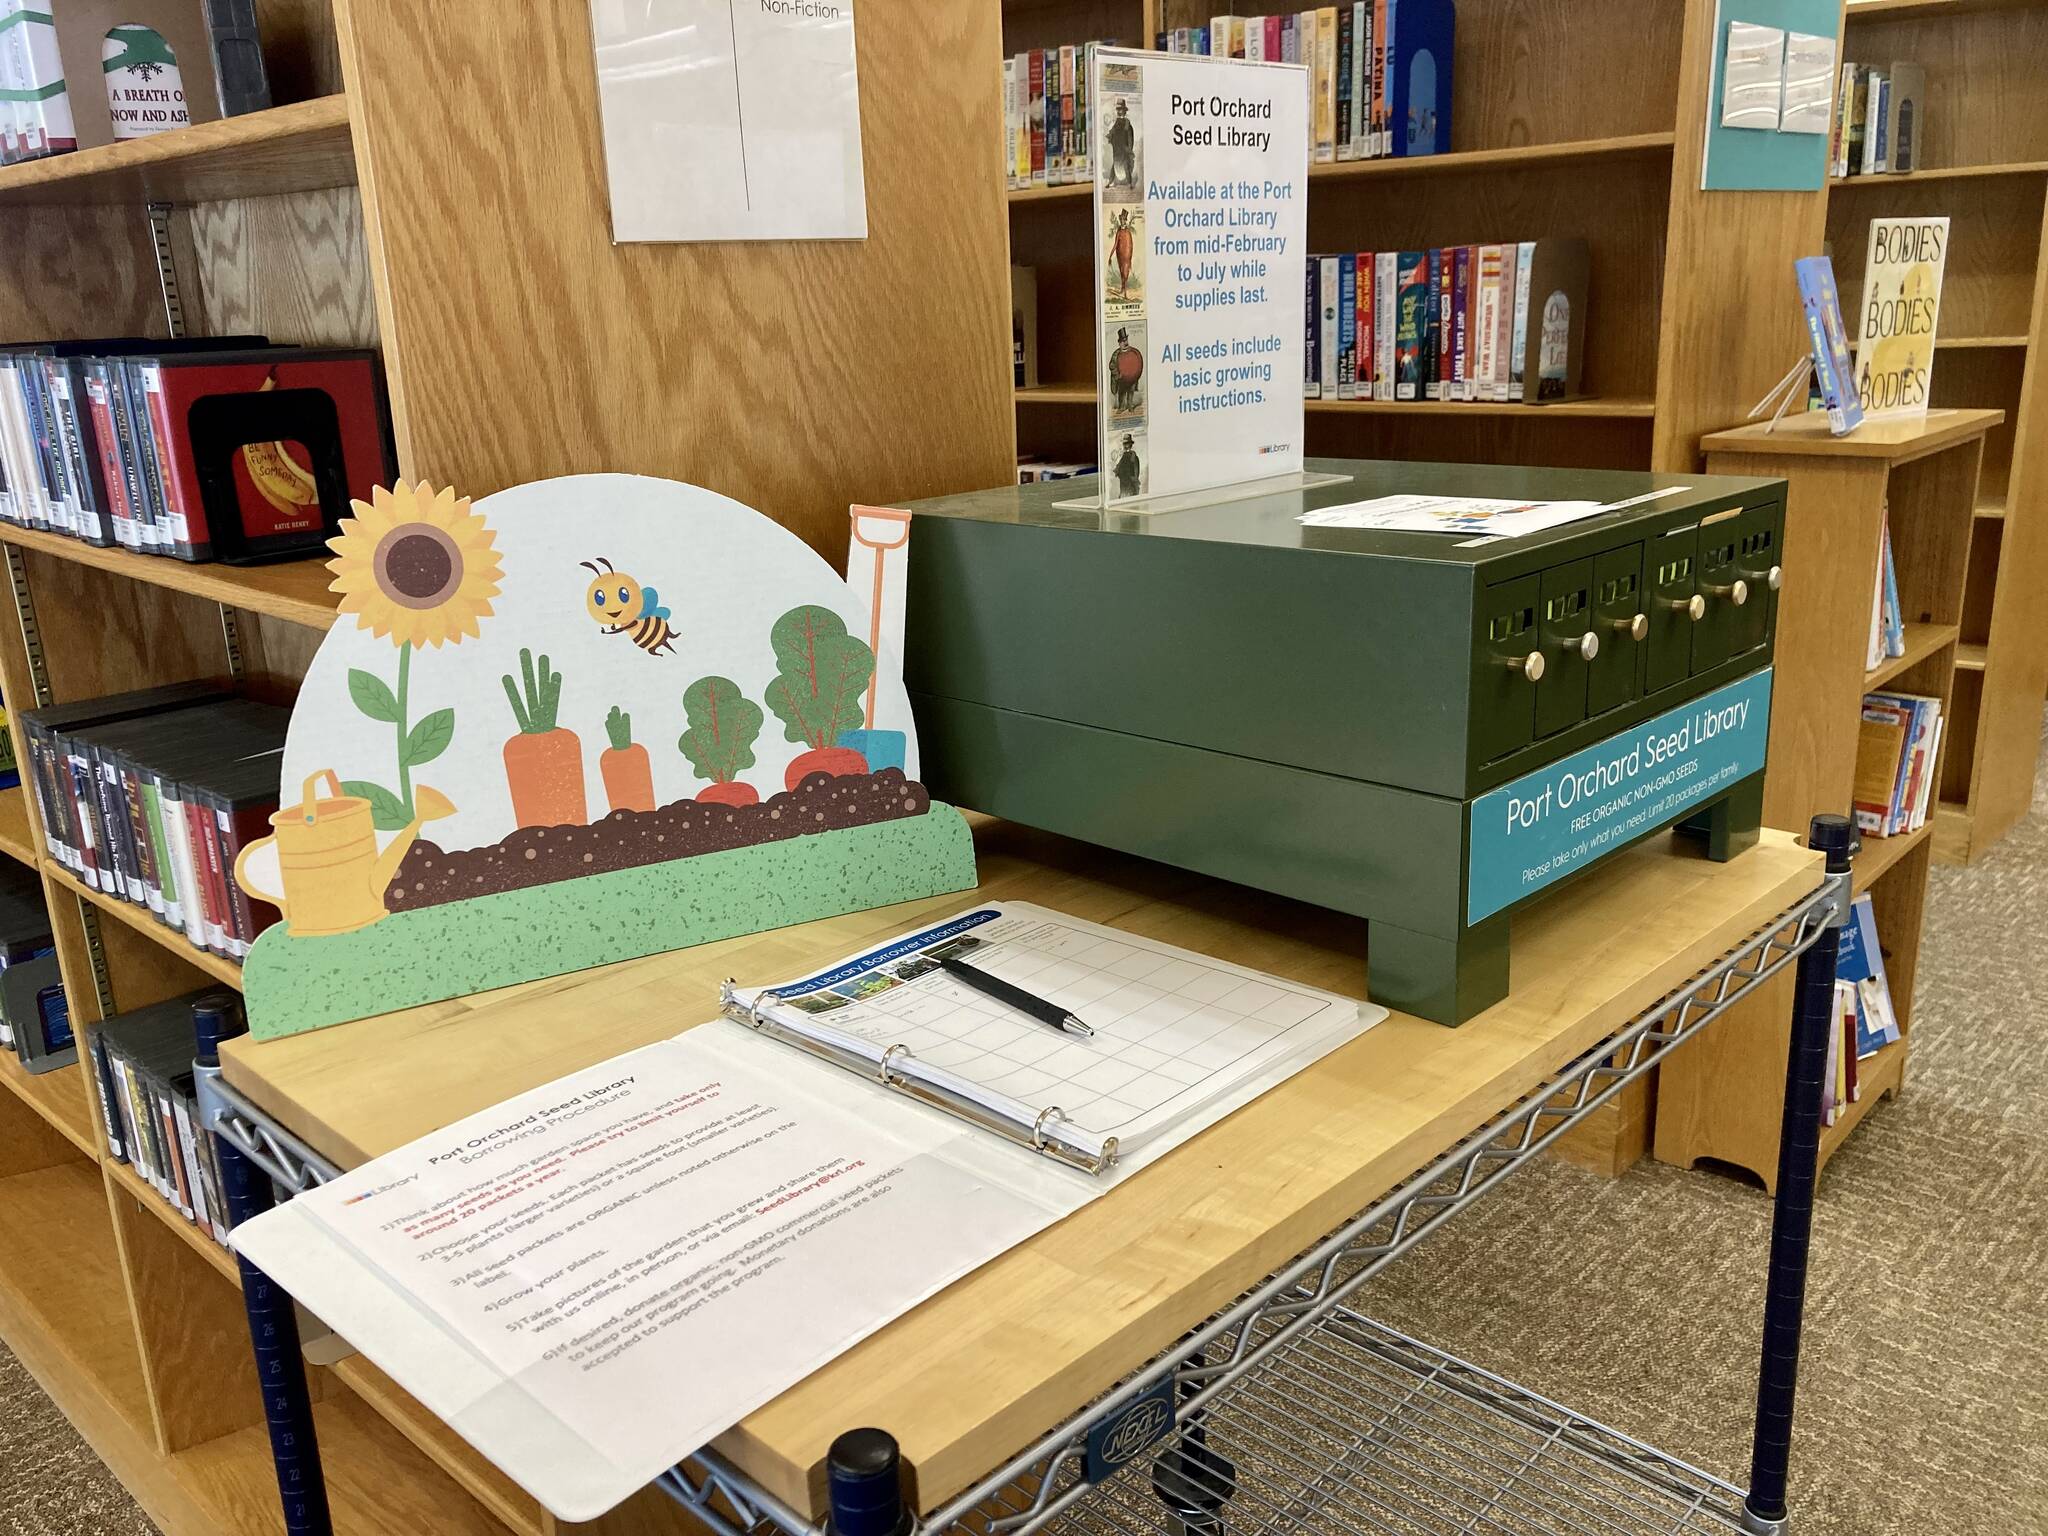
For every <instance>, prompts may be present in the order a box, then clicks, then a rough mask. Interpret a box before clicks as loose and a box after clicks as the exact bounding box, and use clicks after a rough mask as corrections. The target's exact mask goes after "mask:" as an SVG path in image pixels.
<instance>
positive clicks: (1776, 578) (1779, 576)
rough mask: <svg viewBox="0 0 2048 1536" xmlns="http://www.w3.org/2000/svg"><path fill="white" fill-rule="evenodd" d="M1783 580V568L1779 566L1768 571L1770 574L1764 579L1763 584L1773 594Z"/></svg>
mask: <svg viewBox="0 0 2048 1536" xmlns="http://www.w3.org/2000/svg"><path fill="white" fill-rule="evenodd" d="M1784 579H1785V568H1784V567H1783V566H1781V565H1774V566H1772V567H1771V569H1770V574H1768V575H1767V576H1765V577H1764V584H1765V585H1766V586H1768V587H1769V588H1770V589H1771V590H1772V591H1773V592H1775V591H1777V590H1778V586H1779V584H1780V583H1781V582H1783V581H1784Z"/></svg>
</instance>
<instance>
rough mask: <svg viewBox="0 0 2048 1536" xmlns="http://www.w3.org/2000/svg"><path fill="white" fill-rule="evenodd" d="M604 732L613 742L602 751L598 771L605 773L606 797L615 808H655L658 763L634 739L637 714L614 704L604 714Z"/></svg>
mask: <svg viewBox="0 0 2048 1536" xmlns="http://www.w3.org/2000/svg"><path fill="white" fill-rule="evenodd" d="M604 734H605V737H606V739H608V740H609V741H610V742H611V745H610V746H609V747H607V748H606V749H605V750H604V751H602V752H600V753H599V754H598V757H597V771H598V772H599V773H601V774H603V775H604V795H605V799H606V800H607V801H609V802H610V803H611V808H612V809H613V810H615V811H651V810H653V809H654V765H653V764H652V763H650V762H649V761H648V760H647V749H646V748H645V747H643V746H641V745H640V744H639V743H638V742H636V741H634V740H633V717H632V716H631V715H629V714H627V713H626V712H625V711H624V710H623V709H621V708H619V706H618V705H616V704H614V705H613V706H612V712H611V713H610V714H608V715H606V716H605V717H604Z"/></svg>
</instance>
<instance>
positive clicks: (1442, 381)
mask: <svg viewBox="0 0 2048 1536" xmlns="http://www.w3.org/2000/svg"><path fill="white" fill-rule="evenodd" d="M1430 262H1431V265H1432V266H1433V267H1434V268H1435V269H1436V376H1435V379H1434V384H1435V387H1434V389H1433V390H1432V391H1431V394H1430V398H1431V399H1433V400H1448V399H1450V398H1451V395H1452V388H1453V386H1454V384H1455V383H1456V380H1455V378H1454V377H1453V373H1452V355H1451V349H1452V344H1453V341H1454V339H1455V335H1456V331H1457V322H1456V319H1455V315H1456V311H1455V310H1454V309H1453V308H1452V305H1453V304H1454V302H1455V300H1456V289H1455V286H1454V285H1455V282H1456V277H1457V266H1458V262H1457V251H1456V250H1455V249H1449V250H1446V249H1441V248H1440V249H1438V250H1435V251H1432V252H1431V253H1430Z"/></svg>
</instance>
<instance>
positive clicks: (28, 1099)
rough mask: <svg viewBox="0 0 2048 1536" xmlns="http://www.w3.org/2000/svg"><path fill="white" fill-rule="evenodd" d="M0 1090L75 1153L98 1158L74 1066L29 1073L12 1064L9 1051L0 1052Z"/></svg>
mask: <svg viewBox="0 0 2048 1536" xmlns="http://www.w3.org/2000/svg"><path fill="white" fill-rule="evenodd" d="M0 1088H5V1089H6V1090H7V1091H8V1092H9V1093H11V1094H13V1095H14V1096H15V1097H16V1098H17V1099H19V1100H20V1101H21V1102H22V1103H24V1104H26V1105H27V1106H28V1107H29V1108H30V1109H32V1110H34V1111H35V1113H36V1115H37V1116H38V1117H39V1118H40V1119H41V1120H42V1121H43V1123H44V1124H46V1125H48V1126H50V1127H51V1128H52V1129H53V1130H55V1131H56V1132H57V1133H58V1134H59V1135H61V1136H62V1137H63V1138H64V1139H65V1140H66V1141H68V1142H70V1143H71V1144H72V1145H73V1146H74V1147H76V1148H78V1150H79V1151H81V1152H83V1153H85V1154H86V1155H87V1156H88V1157H96V1156H98V1155H99V1149H98V1148H97V1146H96V1145H95V1144H94V1142H93V1130H92V1110H91V1106H90V1105H89V1104H88V1103H87V1101H86V1094H87V1092H88V1091H89V1090H88V1088H87V1086H86V1084H85V1083H84V1081H83V1079H82V1077H81V1075H80V1072H79V1069H78V1066H77V1065H76V1064H75V1063H74V1064H73V1065H71V1066H68V1067H57V1068H55V1069H54V1070H52V1071H49V1072H30V1071H28V1070H27V1069H26V1068H25V1067H23V1066H22V1064H21V1063H20V1062H19V1061H17V1060H15V1057H14V1053H13V1052H12V1051H0Z"/></svg>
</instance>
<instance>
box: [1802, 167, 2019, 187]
mask: <svg viewBox="0 0 2048 1536" xmlns="http://www.w3.org/2000/svg"><path fill="white" fill-rule="evenodd" d="M1979 176H2048V160H2008V161H1999V162H1992V163H1989V164H1984V165H1945V166H1936V167H1934V168H1932V169H1930V170H1925V171H1896V172H1892V171H1885V172H1879V173H1877V174H1874V175H1868V176H1830V177H1829V178H1828V188H1829V190H1830V192H1845V191H1847V192H1853V191H1857V190H1859V189H1860V190H1868V189H1870V188H1872V187H1903V186H1910V185H1912V184H1913V183H1915V182H1928V181H1969V180H1973V179H1974V178H1976V177H1979Z"/></svg>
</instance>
